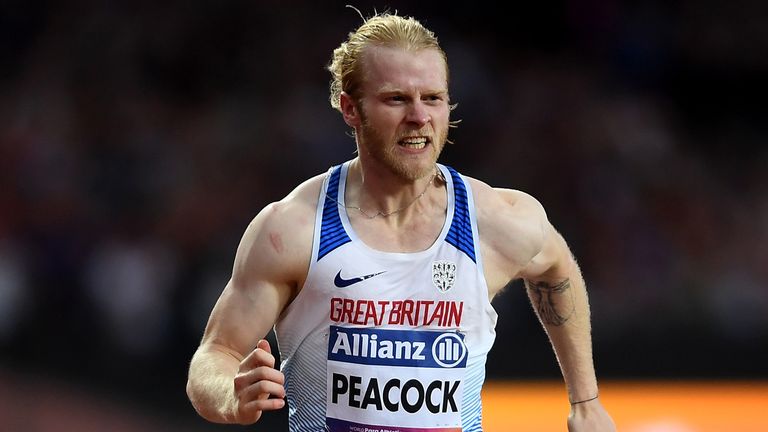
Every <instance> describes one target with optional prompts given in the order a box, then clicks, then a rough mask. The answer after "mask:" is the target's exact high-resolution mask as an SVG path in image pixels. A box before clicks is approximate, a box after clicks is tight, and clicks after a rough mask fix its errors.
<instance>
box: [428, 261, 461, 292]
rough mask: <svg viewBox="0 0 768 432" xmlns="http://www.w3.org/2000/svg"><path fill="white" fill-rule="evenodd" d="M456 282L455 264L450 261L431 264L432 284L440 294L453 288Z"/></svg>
mask: <svg viewBox="0 0 768 432" xmlns="http://www.w3.org/2000/svg"><path fill="white" fill-rule="evenodd" d="M455 281H456V264H455V263H452V262H450V261H433V262H432V283H433V284H435V287H437V289H439V290H440V292H446V291H448V290H449V289H451V288H453V283H454V282H455Z"/></svg>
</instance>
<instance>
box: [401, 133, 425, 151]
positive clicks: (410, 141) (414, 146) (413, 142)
mask: <svg viewBox="0 0 768 432" xmlns="http://www.w3.org/2000/svg"><path fill="white" fill-rule="evenodd" d="M431 141H432V140H431V139H430V138H429V137H425V136H414V137H405V138H403V139H401V140H399V141H398V142H397V144H398V145H399V146H400V147H404V148H406V149H409V150H421V149H423V148H424V147H426V146H427V144H429V143H430V142H431Z"/></svg>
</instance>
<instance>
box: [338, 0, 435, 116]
mask: <svg viewBox="0 0 768 432" xmlns="http://www.w3.org/2000/svg"><path fill="white" fill-rule="evenodd" d="M369 45H377V46H387V47H397V48H403V49H406V50H409V51H418V50H422V49H435V50H437V51H438V52H439V53H440V55H441V56H442V57H443V60H444V62H445V74H446V79H447V78H448V59H447V57H446V55H445V52H444V51H443V49H442V48H440V45H439V44H438V42H437V37H435V34H434V33H433V32H432V31H430V30H428V29H427V28H426V27H424V26H423V25H422V24H421V23H420V22H419V21H417V20H416V19H414V18H412V17H401V16H398V15H397V14H396V13H395V14H391V13H388V12H384V13H381V14H376V15H374V16H373V17H371V18H368V19H364V22H363V24H362V25H361V26H360V27H358V28H357V30H355V31H353V32H351V33H349V38H348V39H347V40H346V41H345V42H342V43H341V45H340V46H339V47H338V48H336V49H335V50H333V56H332V57H331V63H330V64H329V65H328V70H329V71H330V72H331V76H332V78H333V79H332V80H331V85H330V88H331V96H330V101H331V106H332V107H334V108H336V109H337V110H339V111H341V106H340V101H339V100H340V97H341V92H345V93H347V94H348V95H350V96H351V97H352V98H353V99H358V97H359V95H358V94H357V91H358V89H359V88H360V85H361V84H362V81H363V71H362V66H361V63H362V61H361V59H362V54H363V52H364V51H365V48H366V47H368V46H369Z"/></svg>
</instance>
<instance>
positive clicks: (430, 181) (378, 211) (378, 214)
mask: <svg viewBox="0 0 768 432" xmlns="http://www.w3.org/2000/svg"><path fill="white" fill-rule="evenodd" d="M439 171H440V170H439V169H436V171H435V172H434V173H433V174H432V177H430V179H429V182H428V183H427V186H426V187H425V188H424V190H423V191H421V193H420V194H419V195H418V196H417V197H416V198H414V199H413V200H411V202H409V203H408V204H406V205H404V206H402V207H400V208H399V209H397V210H392V211H391V212H386V213H384V212H382V211H381V210H377V211H376V214H373V215H372V214H370V213H368V212H367V211H365V210H363V209H362V208H360V207H358V206H351V205H346V204H342V203H340V202H339V201H337V200H336V198H334V197H332V196H330V195H326V196H325V197H326V198H329V199H330V200H331V201H333V202H335V203H336V204H337V205H339V206H341V207H344V208H345V209H347V210H357V211H359V212H360V214H362V215H363V216H365V217H366V218H367V219H376V218H377V217H379V216H381V217H383V218H385V217H387V216H392V215H393V214H397V213H400V212H401V211H403V210H405V209H407V208H408V207H410V206H412V205H413V203H415V202H416V201H418V200H419V199H421V197H423V196H424V194H426V193H427V191H428V190H429V186H430V185H432V181H434V180H435V177H436V176H437V174H438V172H439ZM442 177H443V176H442V173H441V175H440V178H442Z"/></svg>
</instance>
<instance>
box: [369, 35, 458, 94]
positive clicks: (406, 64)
mask: <svg viewBox="0 0 768 432" xmlns="http://www.w3.org/2000/svg"><path fill="white" fill-rule="evenodd" d="M446 67H447V65H446V64H445V60H444V59H443V56H442V55H441V54H440V52H439V51H438V50H436V49H432V48H427V49H421V50H417V51H411V50H407V49H404V48H394V47H384V46H372V47H368V48H367V49H366V51H365V53H364V54H363V68H364V78H363V80H364V82H363V88H364V89H365V91H366V92H369V91H373V92H382V91H392V90H400V91H408V90H413V89H416V90H430V91H438V90H439V91H447V86H448V82H447V71H446Z"/></svg>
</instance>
